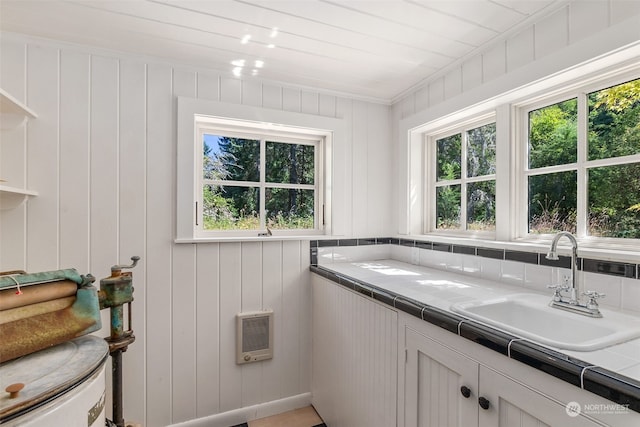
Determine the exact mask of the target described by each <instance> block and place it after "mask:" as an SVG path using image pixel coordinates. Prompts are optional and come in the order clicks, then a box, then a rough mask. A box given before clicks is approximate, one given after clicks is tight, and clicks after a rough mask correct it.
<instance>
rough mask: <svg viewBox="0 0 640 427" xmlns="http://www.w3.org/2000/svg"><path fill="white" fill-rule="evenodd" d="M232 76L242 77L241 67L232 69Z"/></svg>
mask: <svg viewBox="0 0 640 427" xmlns="http://www.w3.org/2000/svg"><path fill="white" fill-rule="evenodd" d="M233 75H234V76H236V77H240V76H241V75H242V67H236V68H234V69H233Z"/></svg>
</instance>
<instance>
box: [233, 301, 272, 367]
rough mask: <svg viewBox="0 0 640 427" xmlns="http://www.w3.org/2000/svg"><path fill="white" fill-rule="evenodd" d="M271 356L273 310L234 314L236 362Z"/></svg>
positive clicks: (252, 360) (248, 361) (254, 360)
mask: <svg viewBox="0 0 640 427" xmlns="http://www.w3.org/2000/svg"><path fill="white" fill-rule="evenodd" d="M272 357H273V310H266V311H252V312H246V313H239V314H238V315H237V316H236V363H237V364H244V363H252V362H258V361H260V360H266V359H271V358H272Z"/></svg>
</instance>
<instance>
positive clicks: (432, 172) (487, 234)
mask: <svg viewBox="0 0 640 427" xmlns="http://www.w3.org/2000/svg"><path fill="white" fill-rule="evenodd" d="M490 123H496V116H495V114H494V113H489V114H484V115H482V116H478V117H472V118H471V119H469V120H465V121H463V122H459V123H455V124H454V125H453V126H450V127H447V128H445V129H438V130H437V131H434V132H425V133H424V141H425V149H424V152H425V155H426V157H425V165H428V167H427V168H426V169H427V172H426V174H425V175H426V176H425V178H426V185H425V196H424V200H425V207H424V212H425V221H424V224H425V229H424V233H428V234H441V235H450V236H466V237H482V238H487V239H494V238H495V234H496V233H495V231H478V230H466V229H465V228H466V223H467V214H466V210H465V209H464V207H466V197H467V189H466V185H467V184H469V183H473V182H482V181H494V182H496V185H497V180H496V174H490V175H482V176H475V177H467V176H466V175H467V150H466V148H467V141H466V140H467V131H469V130H472V129H476V128H478V127H481V126H485V125H488V124H490ZM496 127H497V123H496ZM496 133H497V129H496ZM456 134H461V135H462V144H461V153H460V163H461V164H460V178H459V179H454V180H447V181H438V179H437V176H436V174H437V168H438V166H437V161H438V158H437V144H436V141H437V140H439V139H442V138H446V137H449V136H452V135H456ZM496 156H497V145H496ZM447 185H460V186H461V195H460V197H461V205H460V207H461V212H460V224H461V226H462V227H463V229H459V230H442V229H438V228H436V225H437V224H436V222H437V213H436V189H437V188H438V187H442V186H447Z"/></svg>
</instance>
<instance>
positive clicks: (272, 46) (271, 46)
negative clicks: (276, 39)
mask: <svg viewBox="0 0 640 427" xmlns="http://www.w3.org/2000/svg"><path fill="white" fill-rule="evenodd" d="M267 47H268V48H269V49H273V48H274V47H276V45H275V44H273V43H272V44H269V45H267Z"/></svg>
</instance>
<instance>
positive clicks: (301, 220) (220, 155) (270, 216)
mask: <svg viewBox="0 0 640 427" xmlns="http://www.w3.org/2000/svg"><path fill="white" fill-rule="evenodd" d="M264 144H265V159H261V158H260V145H261V141H259V140H250V139H243V138H231V137H226V136H214V142H213V143H212V145H208V144H207V143H206V142H205V143H204V144H203V146H204V149H203V155H204V157H203V174H204V175H203V178H204V179H205V180H214V181H217V184H215V185H214V184H205V185H204V187H203V204H204V206H203V221H204V229H205V230H258V229H260V228H261V223H260V198H261V194H260V187H259V185H260V175H261V171H260V168H261V165H262V164H263V165H264V167H265V174H264V175H265V183H268V184H273V185H272V186H270V187H269V188H266V189H265V194H264V195H263V196H264V198H265V212H264V216H265V225H266V226H267V227H270V228H274V229H312V228H314V227H315V194H314V193H315V191H314V190H309V189H301V188H278V184H285V185H287V184H293V185H298V184H301V185H313V184H314V180H315V147H314V146H312V145H305V144H290V143H281V142H272V141H265V142H264ZM212 146H214V147H215V148H212ZM239 182H245V183H255V185H253V184H251V185H248V184H245V185H242V184H240V183H239ZM265 183H263V184H265Z"/></svg>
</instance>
